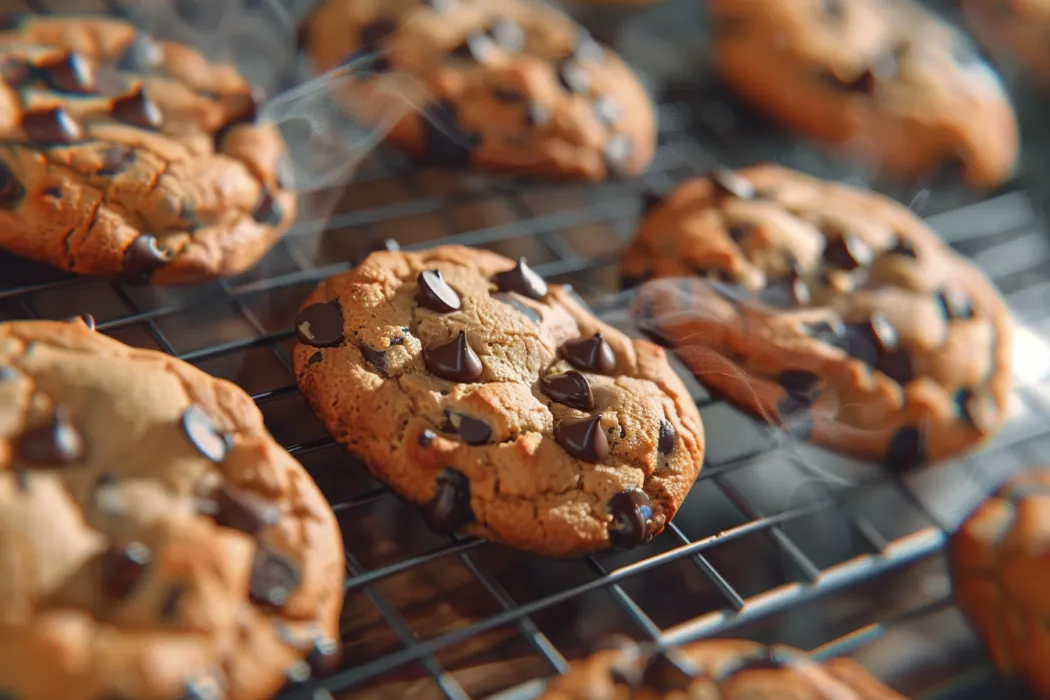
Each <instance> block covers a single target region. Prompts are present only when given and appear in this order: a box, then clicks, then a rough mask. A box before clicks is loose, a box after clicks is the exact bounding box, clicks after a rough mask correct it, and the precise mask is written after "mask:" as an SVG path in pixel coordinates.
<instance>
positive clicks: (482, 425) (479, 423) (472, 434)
mask: <svg viewBox="0 0 1050 700" xmlns="http://www.w3.org/2000/svg"><path fill="white" fill-rule="evenodd" d="M449 420H450V421H451V423H452V425H453V427H455V429H456V432H457V433H459V436H460V437H461V438H463V442H465V443H467V444H468V445H484V444H485V443H486V442H488V441H489V438H491V437H492V428H491V427H489V424H488V423H486V422H485V421H483V420H480V419H478V418H471V417H470V416H467V415H464V414H462V413H453V414H450V415H449Z"/></svg>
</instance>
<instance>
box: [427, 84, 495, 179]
mask: <svg viewBox="0 0 1050 700" xmlns="http://www.w3.org/2000/svg"><path fill="white" fill-rule="evenodd" d="M420 124H421V126H422V131H423V150H424V152H425V155H426V158H428V159H429V160H431V161H433V162H434V163H437V164H438V165H443V166H446V167H463V166H465V165H467V164H468V163H470V154H471V152H472V151H473V150H474V149H475V148H476V147H477V146H478V144H479V143H481V136H480V135H479V134H478V133H476V132H473V131H467V129H466V128H465V127H463V126H462V125H461V124H460V123H459V118H458V116H457V113H456V106H455V105H454V104H453V103H452V102H449V101H447V100H445V101H441V102H436V103H434V104H431V105H430V106H429V107H426V108H425V109H424V110H423V119H422V120H421V122H420Z"/></svg>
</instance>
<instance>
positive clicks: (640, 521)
mask: <svg viewBox="0 0 1050 700" xmlns="http://www.w3.org/2000/svg"><path fill="white" fill-rule="evenodd" d="M608 508H609V515H611V516H612V522H610V523H609V542H610V543H612V545H613V546H614V547H619V548H621V549H629V548H631V547H637V546H638V545H640V544H642V543H644V542H647V541H649V525H648V522H649V520H650V519H651V518H652V517H653V504H652V501H650V500H649V496H648V494H646V493H645V491H642V490H641V489H628V490H627V491H621V492H620V493H618V494H616V495H615V496H613V497H612V498H611V499H609V505H608Z"/></svg>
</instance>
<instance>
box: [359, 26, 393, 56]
mask: <svg viewBox="0 0 1050 700" xmlns="http://www.w3.org/2000/svg"><path fill="white" fill-rule="evenodd" d="M396 31H397V22H394V21H393V20H389V19H377V20H376V21H374V22H369V23H368V24H366V25H364V26H363V27H361V31H360V32H358V35H357V36H358V42H359V43H360V44H361V46H362V48H366V49H368V48H372V47H374V46H375V45H376V44H378V43H380V42H381V41H383V40H385V39H386V38H387V37H389V36H391V35H393V34H394V33H395V32H396Z"/></svg>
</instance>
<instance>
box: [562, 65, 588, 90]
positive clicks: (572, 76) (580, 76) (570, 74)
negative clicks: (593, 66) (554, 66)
mask: <svg viewBox="0 0 1050 700" xmlns="http://www.w3.org/2000/svg"><path fill="white" fill-rule="evenodd" d="M558 80H560V81H561V84H562V86H563V87H564V88H565V89H566V90H568V91H569V92H571V93H573V94H577V95H581V94H583V93H585V92H587V91H588V90H590V88H591V81H590V78H588V77H587V69H586V68H584V67H583V65H582V64H581V63H580V62H579V61H577V60H576V59H575V58H572V57H570V58H566V59H565V60H563V61H562V62H561V65H559V66H558Z"/></svg>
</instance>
